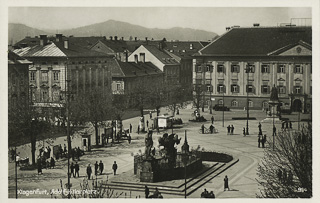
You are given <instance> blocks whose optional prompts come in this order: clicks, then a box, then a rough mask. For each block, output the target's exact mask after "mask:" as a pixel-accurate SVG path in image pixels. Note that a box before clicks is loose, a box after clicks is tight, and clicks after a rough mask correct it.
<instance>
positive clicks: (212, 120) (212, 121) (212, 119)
mask: <svg viewBox="0 0 320 203" xmlns="http://www.w3.org/2000/svg"><path fill="white" fill-rule="evenodd" d="M213 123H214V117H213V116H211V124H213Z"/></svg>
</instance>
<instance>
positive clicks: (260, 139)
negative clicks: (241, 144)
mask: <svg viewBox="0 0 320 203" xmlns="http://www.w3.org/2000/svg"><path fill="white" fill-rule="evenodd" d="M266 141H267V135H266V134H265V135H258V147H259V148H260V144H261V145H262V148H264V145H265V143H266Z"/></svg>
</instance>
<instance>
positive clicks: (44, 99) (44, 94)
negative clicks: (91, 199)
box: [41, 89, 48, 102]
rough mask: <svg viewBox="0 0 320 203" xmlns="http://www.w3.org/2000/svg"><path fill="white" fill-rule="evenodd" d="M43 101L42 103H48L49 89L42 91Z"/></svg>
mask: <svg viewBox="0 0 320 203" xmlns="http://www.w3.org/2000/svg"><path fill="white" fill-rule="evenodd" d="M41 101H42V102H46V101H48V90H47V89H41Z"/></svg>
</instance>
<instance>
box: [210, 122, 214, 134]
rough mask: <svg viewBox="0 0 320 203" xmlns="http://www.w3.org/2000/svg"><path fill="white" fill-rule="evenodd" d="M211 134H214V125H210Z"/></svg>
mask: <svg viewBox="0 0 320 203" xmlns="http://www.w3.org/2000/svg"><path fill="white" fill-rule="evenodd" d="M210 133H211V134H213V125H212V124H211V125H210Z"/></svg>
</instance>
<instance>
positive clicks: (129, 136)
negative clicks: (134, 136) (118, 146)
mask: <svg viewBox="0 0 320 203" xmlns="http://www.w3.org/2000/svg"><path fill="white" fill-rule="evenodd" d="M128 142H129V144H130V143H131V135H130V134H129V135H128Z"/></svg>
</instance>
